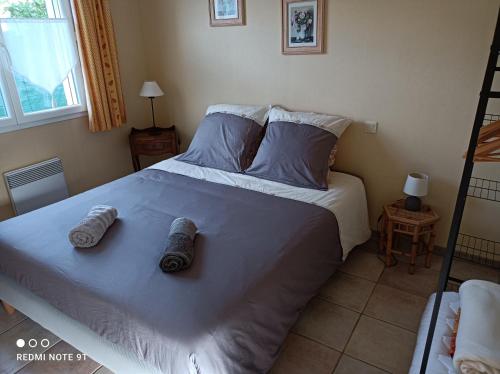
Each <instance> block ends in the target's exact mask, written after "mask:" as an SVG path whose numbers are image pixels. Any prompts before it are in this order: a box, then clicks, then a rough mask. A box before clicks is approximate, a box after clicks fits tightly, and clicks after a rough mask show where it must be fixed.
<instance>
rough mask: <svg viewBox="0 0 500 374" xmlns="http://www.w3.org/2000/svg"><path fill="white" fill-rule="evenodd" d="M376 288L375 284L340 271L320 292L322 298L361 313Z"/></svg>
mask: <svg viewBox="0 0 500 374" xmlns="http://www.w3.org/2000/svg"><path fill="white" fill-rule="evenodd" d="M374 287H375V283H374V282H371V281H369V280H366V279H362V278H359V277H355V276H353V275H349V274H346V273H342V272H340V271H338V272H336V273H335V274H334V275H333V276H332V277H331V278H330V280H329V281H328V282H327V283H326V284H325V285H324V286H323V288H322V289H321V290H320V296H321V297H322V298H325V299H327V300H328V301H331V302H332V303H335V304H338V305H341V306H344V307H346V308H349V309H353V310H355V311H357V312H361V311H363V309H364V307H365V305H366V303H367V302H368V299H369V298H370V295H371V293H372V291H373V288H374Z"/></svg>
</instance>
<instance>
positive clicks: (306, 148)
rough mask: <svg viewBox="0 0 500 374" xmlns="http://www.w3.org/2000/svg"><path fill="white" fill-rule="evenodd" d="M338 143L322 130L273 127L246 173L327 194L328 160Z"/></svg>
mask: <svg viewBox="0 0 500 374" xmlns="http://www.w3.org/2000/svg"><path fill="white" fill-rule="evenodd" d="M336 142H337V136H335V135H334V134H333V133H331V132H329V131H326V130H324V129H321V128H319V127H315V126H311V125H305V124H297V123H293V122H282V121H279V122H273V123H270V124H269V125H268V126H267V130H266V135H265V136H264V140H263V141H262V143H261V145H260V148H259V150H258V152H257V155H256V156H255V159H254V160H253V163H252V165H251V166H250V168H249V169H247V170H246V171H245V173H246V174H248V175H252V176H254V177H258V178H262V179H268V180H272V181H275V182H281V183H285V184H289V185H292V186H295V187H303V188H312V189H318V190H328V182H327V176H328V170H329V167H328V166H329V165H328V164H329V156H330V152H331V150H332V148H333V147H334V145H335V143H336Z"/></svg>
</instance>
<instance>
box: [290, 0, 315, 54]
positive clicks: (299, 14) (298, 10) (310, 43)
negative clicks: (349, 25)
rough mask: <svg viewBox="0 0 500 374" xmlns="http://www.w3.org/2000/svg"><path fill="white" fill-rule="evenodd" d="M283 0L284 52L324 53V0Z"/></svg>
mask: <svg viewBox="0 0 500 374" xmlns="http://www.w3.org/2000/svg"><path fill="white" fill-rule="evenodd" d="M281 1H282V5H281V6H282V14H283V21H282V22H283V23H282V52H283V54H285V55H305V54H313V53H324V44H323V28H324V13H325V1H324V0H308V1H304V0H281Z"/></svg>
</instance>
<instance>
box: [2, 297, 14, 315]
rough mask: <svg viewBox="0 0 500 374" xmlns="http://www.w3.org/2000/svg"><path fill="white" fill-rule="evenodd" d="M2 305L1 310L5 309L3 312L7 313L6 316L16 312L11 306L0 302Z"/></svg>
mask: <svg viewBox="0 0 500 374" xmlns="http://www.w3.org/2000/svg"><path fill="white" fill-rule="evenodd" d="M2 305H3V308H4V309H5V311H6V312H7V314H14V313H15V312H16V310H15V309H14V307H13V306H12V305H9V304H7V303H6V302H5V301H3V300H2Z"/></svg>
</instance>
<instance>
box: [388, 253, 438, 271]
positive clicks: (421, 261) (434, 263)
mask: <svg viewBox="0 0 500 374" xmlns="http://www.w3.org/2000/svg"><path fill="white" fill-rule="evenodd" d="M394 257H396V259H397V260H398V262H404V263H405V264H408V265H409V264H410V257H408V256H404V255H395V256H394ZM442 264H443V257H442V256H439V255H435V254H433V255H432V258H431V267H430V268H429V269H431V270H435V271H441V265H442ZM422 268H424V269H425V255H419V256H417V266H416V268H415V271H418V270H420V269H422Z"/></svg>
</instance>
